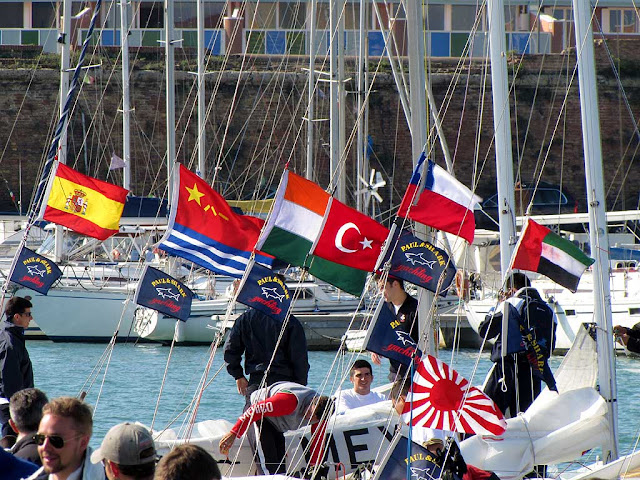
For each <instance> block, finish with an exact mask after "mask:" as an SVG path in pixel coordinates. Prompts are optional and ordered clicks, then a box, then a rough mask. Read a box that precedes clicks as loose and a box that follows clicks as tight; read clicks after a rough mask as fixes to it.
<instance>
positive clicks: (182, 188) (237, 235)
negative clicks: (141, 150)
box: [158, 165, 273, 278]
mask: <svg viewBox="0 0 640 480" xmlns="http://www.w3.org/2000/svg"><path fill="white" fill-rule="evenodd" d="M173 197H174V198H173V200H172V202H171V217H170V219H169V227H168V228H167V233H166V234H165V236H164V237H163V238H162V240H161V241H160V243H159V244H158V248H160V249H161V250H164V251H165V252H167V253H170V254H172V255H176V256H178V257H182V258H185V259H187V260H190V261H192V262H193V263H195V264H197V265H200V266H201V267H204V268H207V269H209V270H211V271H212V272H216V273H221V274H223V275H229V276H230V277H235V278H241V277H242V275H243V274H244V271H245V270H246V268H247V265H248V264H249V259H250V258H251V254H252V253H253V251H254V249H255V245H256V242H257V241H258V236H259V235H260V230H261V229H262V225H263V224H264V221H263V220H261V219H259V218H257V217H252V216H249V215H242V214H238V213H236V212H235V211H234V210H233V209H232V208H231V206H229V204H228V203H227V202H226V200H225V199H224V198H223V197H222V195H220V194H219V193H218V192H216V191H215V190H213V189H212V188H211V187H210V186H209V184H208V183H207V182H205V181H204V180H203V179H202V178H200V177H199V176H197V175H196V174H195V173H192V172H190V171H189V170H188V169H187V168H186V167H185V166H184V165H180V170H179V173H178V175H176V178H175V188H174V195H173ZM256 261H257V262H259V263H262V264H264V265H267V266H271V265H272V262H273V257H271V256H269V255H265V254H264V253H261V252H258V251H256Z"/></svg>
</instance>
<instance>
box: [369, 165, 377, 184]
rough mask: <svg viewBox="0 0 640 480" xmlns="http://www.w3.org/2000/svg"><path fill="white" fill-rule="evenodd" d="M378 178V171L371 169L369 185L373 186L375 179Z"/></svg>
mask: <svg viewBox="0 0 640 480" xmlns="http://www.w3.org/2000/svg"><path fill="white" fill-rule="evenodd" d="M375 176H376V169H375V168H372V169H371V175H370V176H369V185H373V179H374V178H375Z"/></svg>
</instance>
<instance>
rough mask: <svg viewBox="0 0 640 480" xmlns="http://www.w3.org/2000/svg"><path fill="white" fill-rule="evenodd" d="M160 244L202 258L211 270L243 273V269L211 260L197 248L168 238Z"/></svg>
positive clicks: (236, 273) (231, 273)
mask: <svg viewBox="0 0 640 480" xmlns="http://www.w3.org/2000/svg"><path fill="white" fill-rule="evenodd" d="M162 245H165V246H166V247H167V248H170V249H173V250H176V251H178V252H184V253H186V254H189V255H192V256H194V257H197V258H199V259H200V260H202V263H203V264H205V265H209V266H211V267H212V270H215V271H219V272H227V273H228V274H229V275H238V276H242V275H243V274H244V270H238V269H237V268H233V267H230V266H229V265H227V264H224V263H218V262H216V261H214V260H212V259H211V257H208V256H206V255H204V254H202V253H201V252H199V251H198V250H192V249H190V248H185V247H182V246H180V245H176V244H175V243H173V242H171V241H169V240H166V241H164V242H162V243H161V244H160V246H162ZM234 260H235V259H234Z"/></svg>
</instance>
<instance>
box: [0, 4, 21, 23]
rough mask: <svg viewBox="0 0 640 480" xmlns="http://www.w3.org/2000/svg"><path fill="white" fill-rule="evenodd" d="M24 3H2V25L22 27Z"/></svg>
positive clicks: (0, 15)
mask: <svg viewBox="0 0 640 480" xmlns="http://www.w3.org/2000/svg"><path fill="white" fill-rule="evenodd" d="M22 6H23V4H22V3H14V2H10V3H0V27H2V28H22V27H23V24H22Z"/></svg>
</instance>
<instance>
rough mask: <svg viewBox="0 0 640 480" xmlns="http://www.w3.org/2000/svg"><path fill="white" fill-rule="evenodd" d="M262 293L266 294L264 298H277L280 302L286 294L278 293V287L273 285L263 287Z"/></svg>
mask: <svg viewBox="0 0 640 480" xmlns="http://www.w3.org/2000/svg"><path fill="white" fill-rule="evenodd" d="M262 295H264V298H275V299H277V300H278V301H279V302H281V301H282V299H283V298H284V294H283V293H278V292H277V291H276V287H271V288H267V287H262Z"/></svg>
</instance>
